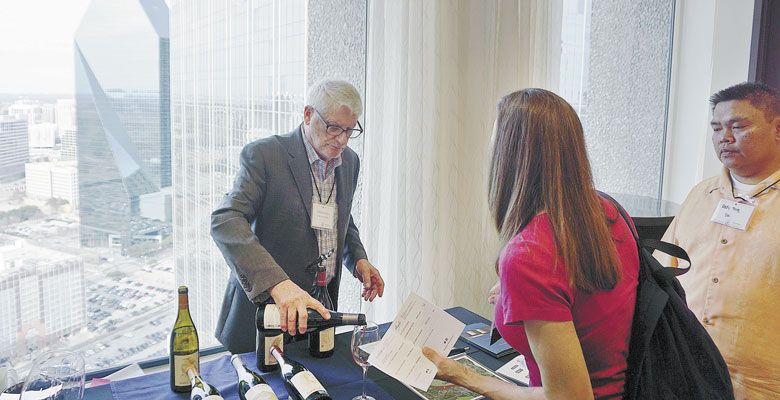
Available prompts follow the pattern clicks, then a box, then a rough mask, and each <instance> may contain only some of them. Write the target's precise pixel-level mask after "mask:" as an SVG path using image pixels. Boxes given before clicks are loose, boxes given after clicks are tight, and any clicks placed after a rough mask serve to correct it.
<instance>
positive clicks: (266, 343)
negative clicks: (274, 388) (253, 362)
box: [255, 304, 284, 372]
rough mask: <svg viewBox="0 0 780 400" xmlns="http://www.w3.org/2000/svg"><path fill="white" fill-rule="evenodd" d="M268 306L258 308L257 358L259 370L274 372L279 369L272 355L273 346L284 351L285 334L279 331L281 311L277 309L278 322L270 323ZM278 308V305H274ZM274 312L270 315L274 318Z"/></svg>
mask: <svg viewBox="0 0 780 400" xmlns="http://www.w3.org/2000/svg"><path fill="white" fill-rule="evenodd" d="M266 307H268V305H267V304H264V305H260V306H259V307H258V308H257V315H256V322H257V347H256V352H255V355H256V356H257V369H259V370H260V371H263V372H269V371H273V370H275V369H277V368H279V364H277V362H276V359H275V358H274V356H272V355H271V346H274V345H276V346H279V348H280V349H282V350H284V332H282V330H281V329H279V309H278V308H277V309H276V314H275V315H276V318H277V319H276V320H275V321H270V320H269V319H268V318H265V316H264V315H265V308H266ZM274 307H276V305H274ZM273 315H274V312H271V313H270V314H269V318H272V317H273ZM266 325H270V326H275V328H266Z"/></svg>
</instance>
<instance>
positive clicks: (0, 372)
mask: <svg viewBox="0 0 780 400" xmlns="http://www.w3.org/2000/svg"><path fill="white" fill-rule="evenodd" d="M18 381H19V377H18V376H17V375H16V370H15V369H14V366H13V365H12V364H11V362H9V361H0V393H2V392H4V391H5V390H6V389H8V388H10V387H11V386H14V385H16V384H17V383H18Z"/></svg>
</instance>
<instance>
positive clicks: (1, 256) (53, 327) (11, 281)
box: [0, 236, 86, 356]
mask: <svg viewBox="0 0 780 400" xmlns="http://www.w3.org/2000/svg"><path fill="white" fill-rule="evenodd" d="M84 283H85V280H84V262H83V260H82V259H81V257H76V256H72V255H69V254H65V253H61V252H57V251H54V250H49V249H45V248H42V247H37V246H32V245H29V244H26V243H25V242H24V241H23V240H21V239H16V238H11V237H9V236H0V309H2V310H3V312H2V313H0V353H2V354H4V355H5V354H9V355H11V356H17V355H23V354H29V353H30V352H32V351H35V350H36V349H39V348H41V347H43V346H46V345H49V344H51V343H53V342H55V341H56V340H58V339H59V338H60V337H62V335H65V334H68V333H73V332H76V331H78V330H79V329H81V328H82V327H83V326H84V324H85V323H86V306H85V285H84Z"/></svg>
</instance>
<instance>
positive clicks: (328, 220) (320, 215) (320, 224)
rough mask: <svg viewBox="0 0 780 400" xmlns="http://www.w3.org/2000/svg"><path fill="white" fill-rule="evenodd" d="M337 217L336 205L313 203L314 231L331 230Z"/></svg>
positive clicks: (312, 224)
mask: <svg viewBox="0 0 780 400" xmlns="http://www.w3.org/2000/svg"><path fill="white" fill-rule="evenodd" d="M335 215H336V205H335V204H320V203H317V202H315V203H313V204H312V205H311V227H312V228H314V229H322V230H331V229H333V220H334V218H333V217H334V216H335Z"/></svg>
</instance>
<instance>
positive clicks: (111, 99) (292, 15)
mask: <svg viewBox="0 0 780 400" xmlns="http://www.w3.org/2000/svg"><path fill="white" fill-rule="evenodd" d="M49 3H51V4H50V5H51V7H59V8H62V10H59V11H62V12H60V13H55V14H57V16H56V18H54V19H52V20H51V21H47V22H49V24H48V25H47V26H48V27H49V28H48V29H39V28H38V27H40V26H41V25H39V24H33V23H31V21H38V18H40V13H39V11H38V10H36V8H38V7H39V6H40V5H38V6H35V5H32V4H31V5H20V6H18V9H17V10H10V11H16V12H8V13H4V15H5V17H0V29H3V33H5V34H6V35H4V36H5V37H11V36H13V37H21V38H20V40H19V42H20V43H18V50H17V51H18V52H19V53H20V54H21V56H20V57H19V58H18V60H15V61H14V62H13V63H10V64H13V65H12V67H13V68H11V67H9V66H7V65H6V67H7V68H8V70H7V72H6V70H2V71H0V72H5V73H3V74H2V75H0V79H2V80H3V85H2V87H3V88H5V87H11V85H10V84H11V83H14V82H12V81H14V78H12V76H13V75H21V76H23V77H25V79H26V81H25V79H19V80H18V81H19V82H16V83H15V84H16V87H15V88H14V90H12V91H11V92H10V93H0V358H2V359H0V361H10V362H11V363H13V364H15V367H17V368H18V369H20V370H22V371H23V370H25V369H26V368H27V366H28V365H29V362H30V359H31V356H32V355H34V354H37V353H39V352H41V351H43V350H46V349H48V348H69V349H74V350H77V351H79V352H81V354H82V355H83V356H84V357H85V359H86V363H87V369H88V370H98V369H103V368H108V367H114V366H120V365H124V364H127V363H130V362H135V361H142V360H148V359H151V358H157V357H165V356H167V349H166V348H167V344H168V343H167V336H168V332H169V330H170V327H171V326H172V324H173V320H174V318H175V314H176V312H175V289H176V286H178V285H180V284H185V285H187V286H188V287H189V288H190V310H191V312H192V314H193V319H194V321H195V323H196V326H197V328H198V331H199V333H200V340H201V348H202V349H203V348H208V347H211V346H215V345H218V343H217V341H216V339H215V338H214V337H213V332H214V328H215V325H216V322H217V317H218V315H219V309H220V306H221V303H222V296H223V294H224V288H225V284H226V282H227V279H228V275H229V273H230V270H229V268H228V267H227V265H226V264H225V261H224V259H223V257H222V255H221V254H220V252H219V251H218V250H217V248H216V247H215V246H214V244H213V241H212V240H211V237H210V234H209V226H210V214H211V211H212V210H213V209H214V208H215V207H216V206H217V205H218V204H219V203H220V202H221V201H222V198H223V196H224V194H225V192H226V191H227V190H229V188H230V187H231V186H232V182H233V179H234V177H235V174H236V172H237V171H238V163H239V154H240V151H241V149H242V147H243V146H244V145H245V144H247V143H249V142H250V141H252V140H255V139H258V138H261V137H265V136H269V135H272V134H276V133H284V132H288V131H290V130H292V129H294V128H295V127H296V126H297V125H298V124H299V123H300V121H301V118H302V117H301V114H302V110H303V101H304V94H305V90H306V86H307V84H308V83H311V82H313V81H315V80H317V79H319V78H321V77H324V76H336V77H340V78H343V79H348V80H350V81H352V82H354V83H355V84H356V86H357V87H358V88H359V89H361V91H362V88H363V87H364V86H365V85H364V82H363V80H364V79H365V78H364V77H365V67H364V61H363V60H364V59H365V15H366V13H365V6H366V2H365V0H357V1H356V0H349V1H347V2H345V4H344V6H345V7H337V8H334V7H332V6H328V5H326V4H319V3H317V2H315V3H314V4H313V5H308V4H307V2H306V1H305V0H292V1H288V0H247V1H228V2H225V1H209V0H206V1H197V2H192V1H188V0H170V1H164V0H153V1H145V2H138V1H136V0H118V1H111V2H106V1H97V0H96V1H90V0H81V1H74V2H66V3H62V2H56V1H50V2H48V3H47V4H49ZM345 10H347V11H346V12H345ZM338 19H344V21H345V23H346V21H348V22H349V23H350V24H352V26H354V27H355V28H354V30H353V31H350V32H347V33H346V34H345V33H344V32H343V30H342V29H341V27H343V26H344V24H341V23H339V24H333V21H336V20H338ZM15 21H21V22H19V23H16V22H15ZM318 21H328V22H327V23H325V22H322V23H320V22H318ZM5 29H8V31H5ZM25 33H28V35H25ZM36 35H37V36H36ZM334 35H339V36H338V37H339V40H336V39H334ZM27 36H29V37H30V38H29V42H27V40H28V39H27ZM52 36H56V37H57V40H55V39H52ZM39 42H52V43H53V45H52V46H51V47H48V48H44V47H37V43H39ZM34 43H35V45H34ZM26 48H28V49H33V50H31V51H28V52H25V51H24V49H26ZM40 52H43V53H44V56H45V57H54V56H55V55H56V56H59V57H60V58H59V59H58V60H57V62H44V61H42V60H45V59H46V58H45V57H44V58H41V59H40V60H41V61H39V62H34V61H32V60H38V59H36V58H35V57H36V55H38V54H36V53H40ZM326 52H327V54H330V55H331V56H332V57H331V58H327V57H321V55H322V54H326ZM309 54H317V55H320V57H309V58H307V57H308V55H309ZM347 57H353V58H354V59H355V60H357V61H358V62H357V63H355V64H353V65H350V66H347V67H345V66H344V65H343V63H342V60H343V59H346V58H347ZM58 63H59V64H58ZM4 64H9V63H4ZM60 64H66V65H70V66H71V69H69V70H68V69H66V71H65V72H64V73H61V74H60V75H58V76H57V77H56V78H52V79H49V80H46V79H43V78H44V77H46V76H49V75H52V76H53V75H55V73H54V71H55V70H57V65H60ZM28 65H34V66H35V68H38V69H40V71H38V70H36V71H27V70H25V69H26V68H27V67H26V66H28ZM33 72H34V73H33ZM33 78H34V79H33ZM62 82H65V83H62ZM6 83H9V85H6ZM40 93H43V94H40ZM49 93H51V94H49ZM58 93H65V94H58ZM350 144H351V146H352V147H353V148H355V149H356V150H357V151H358V152H359V153H360V151H359V150H360V141H355V142H352V143H350ZM356 209H357V207H356ZM349 280H350V281H351V280H353V279H352V278H351V277H349ZM344 292H345V291H342V293H344ZM354 292H355V293H356V294H355V295H354V296H353V297H354V299H351V301H352V303H353V304H352V307H353V308H354V307H359V298H358V296H359V293H360V292H359V288H357V287H356V289H355V290H354ZM349 301H350V299H347V300H343V304H345V305H346V303H349ZM349 307H350V306H347V308H349Z"/></svg>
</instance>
